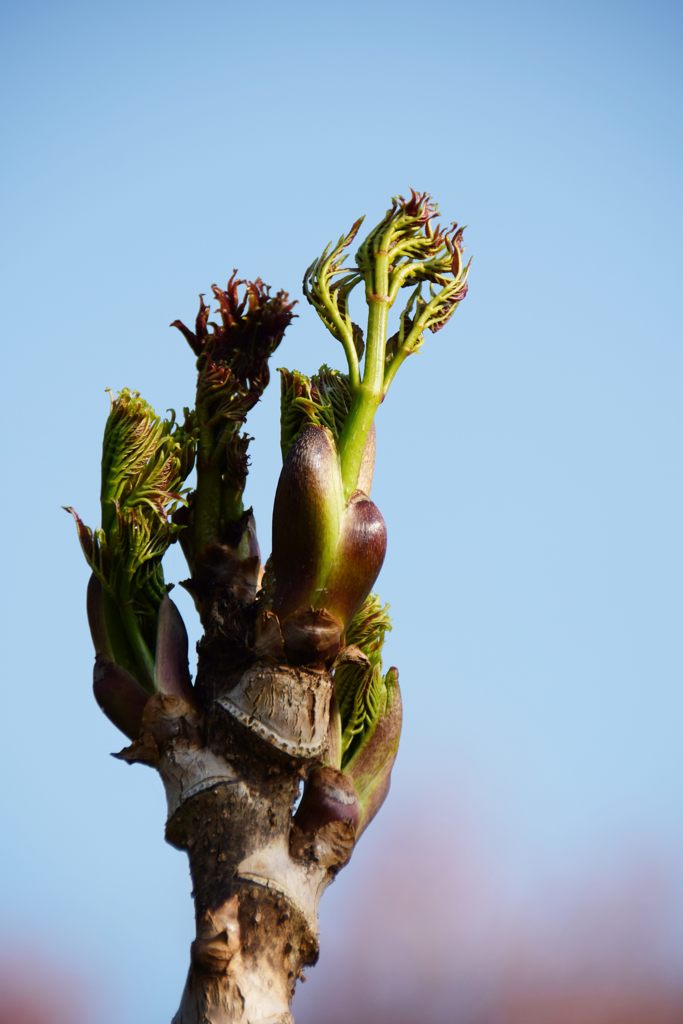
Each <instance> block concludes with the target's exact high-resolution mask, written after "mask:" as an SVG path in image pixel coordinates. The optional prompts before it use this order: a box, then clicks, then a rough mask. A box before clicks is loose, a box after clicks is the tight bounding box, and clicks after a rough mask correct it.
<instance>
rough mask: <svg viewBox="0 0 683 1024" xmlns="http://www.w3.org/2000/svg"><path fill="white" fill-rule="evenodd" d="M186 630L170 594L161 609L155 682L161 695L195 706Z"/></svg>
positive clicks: (166, 595) (162, 602)
mask: <svg viewBox="0 0 683 1024" xmlns="http://www.w3.org/2000/svg"><path fill="white" fill-rule="evenodd" d="M187 650H188V640H187V630H186V629H185V623H184V622H183V617H182V615H181V614H180V612H179V611H178V608H177V606H176V605H175V604H174V603H173V601H172V600H171V599H170V597H169V596H168V594H165V595H164V597H163V598H162V601H161V604H160V606H159V620H158V625H157V642H156V655H155V665H154V682H155V685H156V688H157V690H159V691H160V692H161V693H166V694H173V695H175V696H176V697H182V698H183V699H184V700H186V701H187V702H188V703H190V704H192V703H193V690H192V678H191V676H190V670H189V668H188V664H187Z"/></svg>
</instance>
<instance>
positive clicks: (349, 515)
mask: <svg viewBox="0 0 683 1024" xmlns="http://www.w3.org/2000/svg"><path fill="white" fill-rule="evenodd" d="M343 494H344V492H343V485H342V478H341V469H340V465H339V457H338V453H337V449H336V446H335V443H334V440H333V438H332V435H331V434H330V433H329V431H327V430H326V429H325V428H324V427H318V426H313V425H309V426H306V427H304V429H303V430H302V431H301V433H300V434H299V436H298V438H297V440H296V441H295V442H294V444H293V445H292V447H291V448H290V450H289V452H288V454H287V456H286V458H285V462H284V465H283V467H282V472H281V474H280V480H279V482H278V487H277V492H276V495H275V504H274V508H273V569H274V573H275V595H274V599H273V610H274V611H275V613H276V614H277V615H278V617H279V618H280V621H281V622H282V624H283V634H284V635H285V640H286V641H287V628H288V627H287V625H286V623H287V621H288V620H289V619H290V617H292V616H293V615H294V614H295V613H296V615H297V618H296V619H293V620H292V622H291V623H290V626H289V630H290V643H289V645H290V646H291V647H292V649H294V648H296V650H297V652H298V653H297V656H298V658H299V659H301V660H306V657H305V651H306V646H307V645H306V642H305V640H303V632H304V631H305V629H306V628H307V621H306V618H305V615H303V613H304V612H308V611H310V610H311V609H314V610H319V609H325V611H326V612H328V613H329V615H330V617H331V618H332V619H336V620H337V621H338V622H339V624H340V627H341V630H343V629H345V628H346V626H347V624H348V622H349V621H350V619H351V617H352V616H353V614H354V612H355V611H356V609H357V608H358V607H359V605H360V604H361V603H362V602H363V600H364V599H365V597H366V596H367V594H368V593H369V592H370V589H371V588H372V585H373V583H374V582H375V579H376V578H377V574H378V573H379V570H380V568H381V566H382V562H383V561H384V554H385V551H386V527H385V525H384V520H383V519H382V516H381V514H380V512H379V510H378V509H377V507H376V506H375V505H374V504H373V502H371V501H370V499H369V498H368V497H367V496H366V495H365V494H364V493H363V492H361V491H356V492H355V493H354V494H353V495H352V496H351V498H350V500H349V502H348V503H346V502H345V501H344V496H343ZM308 625H310V627H311V629H312V633H311V642H310V645H309V646H310V648H311V656H313V655H314V654H315V655H317V654H318V651H319V649H320V646H321V641H320V635H319V632H320V625H321V623H320V621H319V620H317V619H315V618H311V619H310V620H309V622H308ZM302 640H303V643H302ZM330 650H331V651H332V654H331V656H334V654H336V651H337V650H338V647H337V648H336V649H334V650H332V647H330ZM308 660H310V658H309V659H308Z"/></svg>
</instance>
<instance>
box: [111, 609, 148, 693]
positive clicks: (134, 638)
mask: <svg viewBox="0 0 683 1024" xmlns="http://www.w3.org/2000/svg"><path fill="white" fill-rule="evenodd" d="M119 612H120V614H121V621H122V622H123V626H124V629H125V631H126V636H127V638H128V642H129V643H130V646H131V649H132V652H133V657H134V658H135V663H136V666H137V670H138V671H137V672H136V673H135V674H136V675H137V676H138V680H139V682H140V684H141V685H142V686H144V688H145V689H146V690H148V691H149V692H150V693H154V690H155V685H154V658H153V657H152V654H151V651H150V649H149V647H148V646H147V644H146V643H145V639H144V637H143V635H142V632H141V630H140V623H139V622H138V617H137V615H136V614H135V612H134V611H133V608H132V607H131V605H130V604H129V603H128V602H127V601H122V602H121V603H120V604H119Z"/></svg>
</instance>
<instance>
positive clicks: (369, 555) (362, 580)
mask: <svg viewBox="0 0 683 1024" xmlns="http://www.w3.org/2000/svg"><path fill="white" fill-rule="evenodd" d="M386 551H387V528H386V525H385V522H384V518H383V517H382V513H381V512H380V510H379V509H378V508H377V506H376V505H375V503H374V502H372V501H370V499H369V498H367V497H366V496H365V494H363V493H362V492H361V491H356V492H355V494H352V495H351V498H350V499H349V503H348V505H347V507H346V509H345V511H344V518H343V523H342V532H341V537H340V542H339V547H338V550H337V554H336V557H335V560H334V566H333V568H332V571H331V573H330V576H329V577H328V580H327V583H326V585H325V595H324V597H323V603H324V605H325V607H327V608H329V609H330V610H331V611H332V612H334V613H335V614H336V615H337V616H338V617H339V618H340V619H341V620H342V622H344V623H348V622H350V620H351V618H352V617H353V615H354V614H355V612H356V611H357V610H358V609H359V608H360V606H361V605H362V603H363V601H364V600H365V598H366V597H367V596H368V594H369V593H370V591H371V589H372V586H373V584H374V582H375V580H376V579H377V577H378V575H379V572H380V569H381V568H382V564H383V562H384V556H385V555H386Z"/></svg>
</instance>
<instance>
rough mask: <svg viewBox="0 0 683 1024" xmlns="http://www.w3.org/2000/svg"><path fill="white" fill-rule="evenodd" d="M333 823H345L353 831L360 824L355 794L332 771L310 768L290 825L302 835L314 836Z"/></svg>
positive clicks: (332, 769) (337, 774)
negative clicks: (296, 827) (311, 769)
mask: <svg viewBox="0 0 683 1024" xmlns="http://www.w3.org/2000/svg"><path fill="white" fill-rule="evenodd" d="M333 821H343V822H346V823H348V824H349V825H350V826H352V828H353V830H354V832H355V830H356V829H357V828H358V824H359V821H360V809H359V806H358V798H357V796H356V791H355V789H354V787H353V784H352V782H351V781H350V780H349V779H348V778H347V777H346V776H345V775H344V773H343V772H340V771H337V769H336V768H330V767H328V766H324V767H322V768H314V769H313V771H312V772H311V774H310V775H309V776H308V779H307V780H306V785H305V786H304V793H303V796H302V798H301V803H300V804H299V806H298V808H297V811H296V814H295V815H294V823H295V824H296V825H297V826H298V827H299V828H300V829H301V831H302V832H308V833H315V832H319V831H320V829H321V828H323V827H324V826H325V825H329V824H330V822H333Z"/></svg>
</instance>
